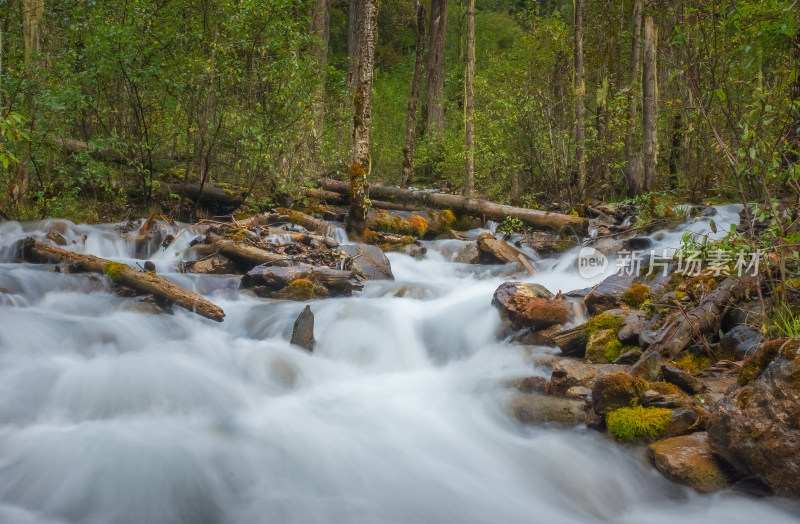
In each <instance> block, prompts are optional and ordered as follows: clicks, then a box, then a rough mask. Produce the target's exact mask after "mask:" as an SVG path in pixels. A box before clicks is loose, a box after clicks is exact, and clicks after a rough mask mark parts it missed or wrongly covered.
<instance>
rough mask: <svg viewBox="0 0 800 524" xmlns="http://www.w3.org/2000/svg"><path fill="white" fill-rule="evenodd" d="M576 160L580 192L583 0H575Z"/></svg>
mask: <svg viewBox="0 0 800 524" xmlns="http://www.w3.org/2000/svg"><path fill="white" fill-rule="evenodd" d="M575 106H576V107H575V144H576V145H575V161H576V162H577V164H578V194H579V195H580V196H581V197H583V192H584V189H585V187H586V123H585V122H584V113H585V111H586V107H585V106H586V79H585V78H584V73H583V0H575Z"/></svg>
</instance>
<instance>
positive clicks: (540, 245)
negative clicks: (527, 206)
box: [527, 231, 564, 256]
mask: <svg viewBox="0 0 800 524" xmlns="http://www.w3.org/2000/svg"><path fill="white" fill-rule="evenodd" d="M527 240H528V246H529V247H530V248H531V249H533V250H534V251H536V253H537V254H538V255H540V256H541V255H549V254H551V253H558V252H560V251H564V249H561V247H562V246H563V245H562V244H561V243H560V241H561V237H559V236H558V235H556V234H554V233H548V232H546V231H533V232H532V233H530V235H528V239H527Z"/></svg>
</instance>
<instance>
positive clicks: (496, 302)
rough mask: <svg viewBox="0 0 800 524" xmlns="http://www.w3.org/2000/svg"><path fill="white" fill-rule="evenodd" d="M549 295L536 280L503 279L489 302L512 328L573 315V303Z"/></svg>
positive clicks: (536, 325)
mask: <svg viewBox="0 0 800 524" xmlns="http://www.w3.org/2000/svg"><path fill="white" fill-rule="evenodd" d="M548 295H549V296H548ZM551 297H552V294H551V293H550V292H549V291H548V290H547V289H546V288H544V287H543V286H541V285H539V284H525V283H522V282H505V283H503V284H501V285H500V287H498V288H497V290H496V291H495V292H494V297H493V298H492V305H493V306H494V307H496V308H497V309H498V310H499V311H500V315H501V316H502V317H503V320H505V321H506V322H507V323H508V324H509V325H510V326H511V328H512V329H514V330H520V329H524V328H533V329H543V328H546V327H549V326H552V325H554V324H566V323H567V322H571V321H572V320H573V319H574V318H575V316H576V310H575V306H574V304H573V303H572V302H570V301H568V300H566V299H564V298H563V297H552V298H551Z"/></svg>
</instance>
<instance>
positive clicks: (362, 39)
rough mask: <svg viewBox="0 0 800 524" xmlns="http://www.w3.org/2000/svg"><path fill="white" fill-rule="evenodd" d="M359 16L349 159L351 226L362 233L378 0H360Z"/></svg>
mask: <svg viewBox="0 0 800 524" xmlns="http://www.w3.org/2000/svg"><path fill="white" fill-rule="evenodd" d="M358 3H359V4H361V5H360V9H359V10H360V15H361V16H360V19H359V20H357V21H354V22H356V23H358V26H357V29H356V37H357V41H358V54H357V55H356V56H357V59H356V65H355V71H354V75H355V81H354V88H355V90H354V93H353V108H354V110H355V111H354V114H353V133H352V147H353V152H352V156H351V162H350V227H351V228H352V229H353V230H354V231H355V232H356V233H357V234H360V233H362V232H363V228H364V223H365V222H366V219H367V211H368V210H369V199H368V197H367V188H368V186H367V175H368V174H369V172H370V169H371V164H372V160H371V159H370V154H369V126H370V117H371V114H370V112H371V109H372V70H373V66H374V64H375V40H376V39H377V36H378V0H358Z"/></svg>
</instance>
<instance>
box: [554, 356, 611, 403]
mask: <svg viewBox="0 0 800 524" xmlns="http://www.w3.org/2000/svg"><path fill="white" fill-rule="evenodd" d="M626 370H627V368H626V367H625V366H617V365H614V364H588V363H586V362H581V361H579V360H570V359H562V360H560V361H559V362H558V363H557V364H555V365H554V366H553V373H552V375H551V376H550V393H552V394H553V395H565V394H566V393H567V390H568V389H569V388H571V387H573V386H584V387H587V388H593V387H594V384H595V381H596V380H597V377H600V376H603V375H607V374H609V373H617V372H620V371H626Z"/></svg>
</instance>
